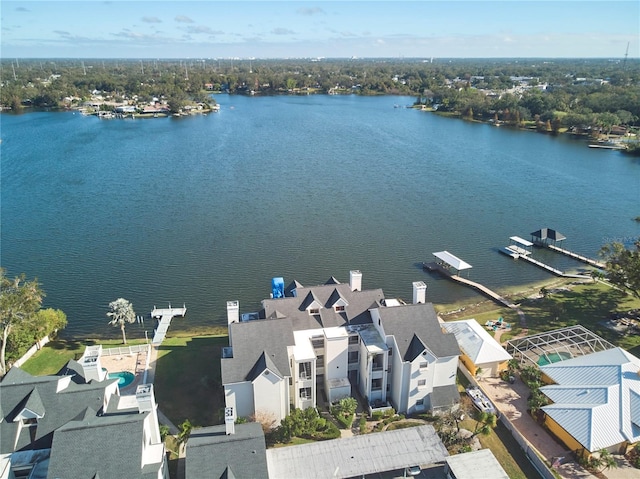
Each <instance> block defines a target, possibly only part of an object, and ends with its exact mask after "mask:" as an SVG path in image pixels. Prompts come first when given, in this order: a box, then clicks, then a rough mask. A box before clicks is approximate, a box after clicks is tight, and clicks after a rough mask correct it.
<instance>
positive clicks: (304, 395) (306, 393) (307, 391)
mask: <svg viewBox="0 0 640 479" xmlns="http://www.w3.org/2000/svg"><path fill="white" fill-rule="evenodd" d="M300 399H311V388H300Z"/></svg>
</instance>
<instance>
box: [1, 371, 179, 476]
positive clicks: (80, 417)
mask: <svg viewBox="0 0 640 479" xmlns="http://www.w3.org/2000/svg"><path fill="white" fill-rule="evenodd" d="M83 362H84V361H83V360H81V361H80V362H73V363H74V364H75V366H79V365H81V364H82V363H83ZM65 369H66V368H65ZM69 372H70V374H62V375H57V376H38V377H36V376H32V375H30V374H28V373H26V372H25V371H23V370H21V369H19V368H16V367H14V368H11V369H10V370H9V372H8V373H7V374H6V375H5V377H4V378H3V380H2V382H0V479H8V478H13V477H16V476H18V477H29V478H32V479H45V478H50V479H56V478H71V477H73V478H77V479H85V478H86V479H93V478H97V477H100V478H101V479H108V478H113V479H120V478H123V477H127V478H132V479H134V478H140V479H168V477H169V476H168V470H167V466H166V459H165V449H164V444H163V443H162V441H161V440H160V429H159V424H158V416H157V410H156V409H157V404H156V402H155V398H154V394H153V386H152V385H150V384H145V385H140V386H138V388H137V391H136V394H135V395H130V396H120V395H119V390H118V386H117V382H118V380H117V379H111V380H108V379H107V380H104V381H100V380H98V379H92V380H91V381H90V382H85V377H84V376H83V375H82V374H74V372H73V371H69ZM84 373H85V374H86V371H84Z"/></svg>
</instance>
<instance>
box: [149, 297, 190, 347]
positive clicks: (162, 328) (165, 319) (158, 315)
mask: <svg viewBox="0 0 640 479" xmlns="http://www.w3.org/2000/svg"><path fill="white" fill-rule="evenodd" d="M186 313H187V307H186V306H185V305H183V306H182V308H172V307H171V305H169V307H168V308H165V309H158V308H156V307H155V306H154V307H153V311H151V317H152V318H155V319H158V320H159V321H158V326H157V327H156V329H155V333H154V334H153V340H152V341H151V344H153V345H154V346H158V345H160V344H162V341H164V338H165V336H166V335H167V331H168V330H169V326H170V325H171V320H172V319H173V318H175V317H176V316H181V317H184V315H185V314H186Z"/></svg>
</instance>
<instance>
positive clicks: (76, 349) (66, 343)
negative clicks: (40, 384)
mask: <svg viewBox="0 0 640 479" xmlns="http://www.w3.org/2000/svg"><path fill="white" fill-rule="evenodd" d="M144 343H145V340H144V339H139V340H131V341H127V344H126V346H133V345H136V344H144ZM95 344H102V347H103V348H105V349H108V348H116V347H121V346H124V345H123V344H122V339H105V340H94V339H88V340H85V341H74V340H58V339H56V340H53V341H51V342H50V343H48V344H47V345H46V346H45V347H44V348H42V349H41V350H40V351H38V352H37V353H36V354H34V355H33V356H32V357H31V358H30V359H29V360H28V361H27V362H26V363H24V364H23V365H22V368H21V369H23V370H24V371H26V372H28V373H29V374H33V375H34V376H45V375H48V374H56V373H57V372H58V371H60V370H61V369H62V367H63V366H64V365H65V364H67V362H68V361H69V360H70V359H79V358H80V356H82V353H83V352H84V350H85V348H86V347H87V346H93V345H95Z"/></svg>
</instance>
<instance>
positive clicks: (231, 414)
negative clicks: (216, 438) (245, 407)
mask: <svg viewBox="0 0 640 479" xmlns="http://www.w3.org/2000/svg"><path fill="white" fill-rule="evenodd" d="M224 426H225V432H226V434H227V436H230V435H231V434H235V433H236V413H235V411H234V410H233V408H232V407H226V408H224Z"/></svg>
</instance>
